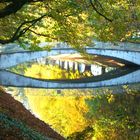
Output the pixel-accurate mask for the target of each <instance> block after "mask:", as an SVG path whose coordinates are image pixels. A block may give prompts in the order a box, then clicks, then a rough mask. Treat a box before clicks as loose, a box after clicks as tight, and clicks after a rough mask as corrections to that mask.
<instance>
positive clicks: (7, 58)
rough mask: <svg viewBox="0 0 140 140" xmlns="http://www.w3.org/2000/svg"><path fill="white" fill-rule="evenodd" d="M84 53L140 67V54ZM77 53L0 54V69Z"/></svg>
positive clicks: (68, 50) (64, 50) (91, 50)
mask: <svg viewBox="0 0 140 140" xmlns="http://www.w3.org/2000/svg"><path fill="white" fill-rule="evenodd" d="M85 52H86V53H88V54H89V55H101V56H104V57H111V58H113V59H116V60H118V61H121V62H124V63H128V64H133V65H140V52H139V51H132V50H131V51H129V50H118V49H116V50H115V49H102V48H89V47H88V48H85ZM73 53H77V51H76V50H74V49H72V48H61V49H52V50H51V51H49V52H48V51H24V52H15V53H14V52H12V53H1V54H0V69H6V68H9V67H12V66H15V65H17V64H20V63H23V62H27V61H31V60H33V59H36V58H41V57H49V56H55V55H60V54H73Z"/></svg>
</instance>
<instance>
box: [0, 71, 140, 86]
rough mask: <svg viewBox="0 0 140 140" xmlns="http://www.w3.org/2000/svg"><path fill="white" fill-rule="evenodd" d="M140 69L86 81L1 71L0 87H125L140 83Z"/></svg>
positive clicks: (112, 73) (91, 78)
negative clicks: (43, 78)
mask: <svg viewBox="0 0 140 140" xmlns="http://www.w3.org/2000/svg"><path fill="white" fill-rule="evenodd" d="M139 75H140V69H133V68H131V69H129V70H128V69H124V68H122V69H120V71H119V74H118V70H116V71H112V72H109V73H105V74H103V75H101V76H96V77H89V78H85V79H71V80H69V79H67V80H58V79H54V80H41V79H35V78H30V77H25V76H22V75H18V74H15V73H11V72H9V71H6V70H0V85H2V86H13V87H30V88H47V89H76V88H96V87H105V86H116V85H125V84H132V83H139V82H140V78H139Z"/></svg>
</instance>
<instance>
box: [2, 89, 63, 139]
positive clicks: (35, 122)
mask: <svg viewBox="0 0 140 140" xmlns="http://www.w3.org/2000/svg"><path fill="white" fill-rule="evenodd" d="M19 139H20V140H64V138H63V137H62V136H61V135H59V134H58V133H57V132H55V131H54V130H53V129H52V128H50V126H49V125H47V124H45V123H44V122H43V121H41V120H39V119H38V118H36V117H35V116H33V115H32V114H31V113H30V112H29V111H28V110H26V109H25V108H24V106H23V105H22V104H21V103H20V102H18V101H16V100H14V98H13V97H11V95H10V94H7V93H6V92H4V91H3V90H2V89H1V88H0V140H19Z"/></svg>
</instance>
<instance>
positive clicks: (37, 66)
mask: <svg viewBox="0 0 140 140" xmlns="http://www.w3.org/2000/svg"><path fill="white" fill-rule="evenodd" d="M83 62H84V63H83ZM98 62H99V61H98ZM104 64H105V63H104ZM104 64H100V63H95V62H91V61H90V62H87V61H86V63H85V61H83V60H77V61H76V60H74V61H69V66H68V60H67V61H66V60H65V61H64V60H63V61H62V59H61V61H54V59H47V58H41V59H36V60H34V61H32V62H28V63H24V64H20V65H18V66H15V67H12V68H9V69H8V71H6V72H7V73H6V72H5V74H9V76H8V79H7V78H5V79H4V77H2V76H1V85H2V84H5V85H4V86H5V90H6V91H7V92H8V93H10V94H11V95H12V96H13V97H14V98H15V99H16V100H19V101H20V102H22V104H23V105H24V106H25V107H26V108H27V109H28V110H29V111H31V112H32V113H33V114H34V115H35V116H36V117H38V118H40V119H41V120H43V121H45V122H46V123H48V124H50V125H51V127H52V128H53V129H55V130H56V131H57V132H58V133H60V134H61V135H63V136H64V137H65V138H67V139H70V140H114V139H116V140H139V139H140V117H139V116H140V94H139V93H140V83H139V74H140V73H139V68H129V67H125V66H124V65H122V66H120V65H116V63H115V64H114V65H112V64H111V65H109V66H108V65H104ZM9 71H10V72H12V73H10V72H9ZM15 73H16V74H20V76H21V77H19V76H18V75H16V76H18V78H17V77H15V80H12V81H11V82H10V80H9V79H12V78H14V76H15V75H14V74H15ZM3 74H4V71H2V72H1V75H3ZM10 76H11V77H10ZM26 77H29V78H31V79H32V78H33V79H32V80H37V81H38V80H39V81H40V82H42V84H44V85H46V84H47V86H48V88H45V86H44V87H42V88H40V87H41V85H40V84H38V86H36V88H34V87H33V82H32V81H31V80H30V81H26V80H27V79H25V83H26V84H27V82H29V83H31V82H32V86H29V85H28V88H27V85H26V86H25V83H21V84H19V85H16V84H17V83H19V81H18V80H20V79H22V78H26ZM34 78H35V79H34ZM6 80H7V81H8V82H7V85H6V82H5V81H6ZM16 80H17V81H18V82H17V83H16V82H15V81H16ZM28 80H29V79H28ZM44 80H47V82H46V83H43V82H44ZM120 81H121V82H120ZM22 82H23V79H22ZM35 82H36V81H34V83H35ZM50 83H51V84H50ZM56 83H59V84H57V85H56V87H55V88H54V86H55V84H56ZM128 83H131V84H128ZM49 84H50V85H51V86H49ZM105 84H108V85H107V86H106V85H105ZM94 85H96V86H95V87H94V88H93V86H94ZM52 87H53V88H52ZM77 87H78V88H77ZM97 87H98V88H97Z"/></svg>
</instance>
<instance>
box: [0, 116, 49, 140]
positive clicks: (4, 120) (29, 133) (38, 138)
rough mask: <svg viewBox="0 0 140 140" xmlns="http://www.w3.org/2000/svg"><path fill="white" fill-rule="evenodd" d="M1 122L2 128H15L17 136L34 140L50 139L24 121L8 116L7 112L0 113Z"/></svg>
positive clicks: (12, 129)
mask: <svg viewBox="0 0 140 140" xmlns="http://www.w3.org/2000/svg"><path fill="white" fill-rule="evenodd" d="M0 122H1V124H0V128H1V129H7V130H9V131H14V130H15V133H16V134H17V137H22V138H23V139H32V140H48V138H47V137H45V136H43V135H42V134H40V133H39V132H36V131H35V130H33V129H31V128H29V127H28V126H27V125H25V124H24V123H23V122H21V121H19V120H16V119H13V118H12V117H9V116H7V115H6V114H3V113H0Z"/></svg>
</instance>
